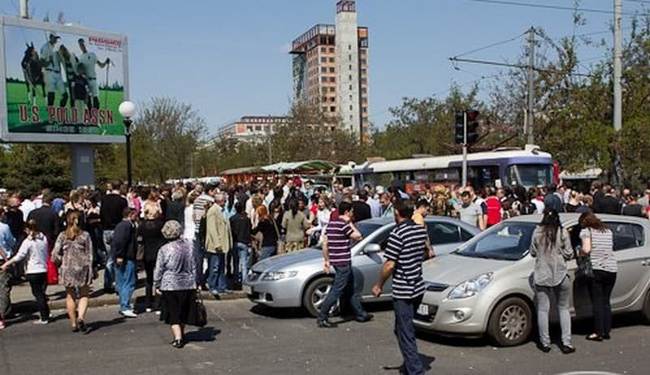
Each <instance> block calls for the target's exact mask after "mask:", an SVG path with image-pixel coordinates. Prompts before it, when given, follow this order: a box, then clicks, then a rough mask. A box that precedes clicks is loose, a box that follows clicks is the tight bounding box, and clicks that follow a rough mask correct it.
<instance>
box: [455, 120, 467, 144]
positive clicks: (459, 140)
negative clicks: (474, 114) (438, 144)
mask: <svg viewBox="0 0 650 375" xmlns="http://www.w3.org/2000/svg"><path fill="white" fill-rule="evenodd" d="M454 129H455V130H456V131H455V137H454V139H455V140H456V144H457V145H462V144H463V143H465V134H464V133H465V113H464V112H456V123H455V125H454Z"/></svg>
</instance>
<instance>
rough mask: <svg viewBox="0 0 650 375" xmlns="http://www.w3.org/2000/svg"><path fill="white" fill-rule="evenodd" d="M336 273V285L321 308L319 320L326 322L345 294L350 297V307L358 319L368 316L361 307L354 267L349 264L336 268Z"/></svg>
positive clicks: (333, 285)
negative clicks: (335, 305)
mask: <svg viewBox="0 0 650 375" xmlns="http://www.w3.org/2000/svg"><path fill="white" fill-rule="evenodd" d="M334 271H335V272H336V273H335V274H334V284H332V289H330V292H329V293H328V294H327V297H326V298H325V301H324V302H323V304H322V305H321V307H320V312H319V314H318V319H319V320H326V319H327V317H328V316H329V313H330V310H331V309H332V306H334V304H335V303H336V301H338V300H339V298H341V296H342V295H343V294H344V293H345V294H346V295H348V296H349V297H350V305H351V307H352V311H353V313H354V316H355V317H356V318H358V319H362V318H365V317H366V315H368V314H367V313H366V311H365V310H364V309H363V307H362V306H361V297H360V296H359V292H358V290H357V288H356V287H355V283H354V271H353V270H352V266H351V265H349V264H348V265H346V266H334ZM346 292H347V293H346Z"/></svg>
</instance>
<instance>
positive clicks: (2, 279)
mask: <svg viewBox="0 0 650 375" xmlns="http://www.w3.org/2000/svg"><path fill="white" fill-rule="evenodd" d="M10 279H11V274H10V273H9V272H4V271H0V320H3V319H4V318H6V317H7V315H9V312H10V311H11V286H9V280H10Z"/></svg>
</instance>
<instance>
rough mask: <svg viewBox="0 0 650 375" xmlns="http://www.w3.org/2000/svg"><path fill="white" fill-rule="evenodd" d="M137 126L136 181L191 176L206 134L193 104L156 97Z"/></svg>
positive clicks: (137, 117)
mask: <svg viewBox="0 0 650 375" xmlns="http://www.w3.org/2000/svg"><path fill="white" fill-rule="evenodd" d="M134 125H135V130H134V132H133V138H132V140H133V167H134V177H135V181H147V182H163V181H165V180H167V179H169V178H178V177H189V172H190V169H191V164H192V157H193V154H194V152H195V151H196V149H197V147H198V146H199V144H200V141H201V139H202V137H203V136H204V135H205V132H206V127H205V121H204V120H203V118H202V117H200V116H199V114H198V112H197V111H196V110H194V109H193V108H192V106H191V105H189V104H185V103H181V102H179V101H177V100H176V99H172V98H153V99H151V100H150V101H149V102H147V103H145V105H144V106H143V107H142V109H141V110H140V111H139V113H138V115H137V116H136V118H135V121H134ZM117 155H118V157H117V158H116V160H119V158H120V156H119V155H120V153H118V154H117Z"/></svg>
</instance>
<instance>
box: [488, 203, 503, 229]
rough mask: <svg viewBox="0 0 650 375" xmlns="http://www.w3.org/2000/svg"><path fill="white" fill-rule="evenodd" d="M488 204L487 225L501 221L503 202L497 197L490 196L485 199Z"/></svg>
mask: <svg viewBox="0 0 650 375" xmlns="http://www.w3.org/2000/svg"><path fill="white" fill-rule="evenodd" d="M485 204H486V206H487V217H488V218H487V225H488V226H492V225H495V224H499V223H500V222H501V202H499V198H497V197H488V198H487V199H486V200H485Z"/></svg>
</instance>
